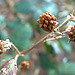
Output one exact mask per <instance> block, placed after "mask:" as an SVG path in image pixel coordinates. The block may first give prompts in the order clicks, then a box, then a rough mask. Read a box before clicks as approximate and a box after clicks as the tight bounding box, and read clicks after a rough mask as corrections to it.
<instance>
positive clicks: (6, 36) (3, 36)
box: [0, 30, 9, 40]
mask: <svg viewBox="0 0 75 75" xmlns="http://www.w3.org/2000/svg"><path fill="white" fill-rule="evenodd" d="M6 39H9V34H8V33H7V32H5V31H3V30H0V40H6Z"/></svg>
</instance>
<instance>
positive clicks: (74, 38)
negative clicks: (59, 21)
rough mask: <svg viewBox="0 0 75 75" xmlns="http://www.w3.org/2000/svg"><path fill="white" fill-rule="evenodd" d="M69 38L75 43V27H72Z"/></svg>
mask: <svg viewBox="0 0 75 75" xmlns="http://www.w3.org/2000/svg"><path fill="white" fill-rule="evenodd" d="M69 38H70V41H73V42H75V25H74V27H71V29H70V32H69Z"/></svg>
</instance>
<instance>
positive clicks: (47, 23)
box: [37, 12, 57, 32]
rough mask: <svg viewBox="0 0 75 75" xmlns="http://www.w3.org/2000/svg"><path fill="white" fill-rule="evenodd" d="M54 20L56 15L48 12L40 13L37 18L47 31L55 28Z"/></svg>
mask: <svg viewBox="0 0 75 75" xmlns="http://www.w3.org/2000/svg"><path fill="white" fill-rule="evenodd" d="M56 21H57V19H56V17H54V15H52V14H51V13H48V12H46V13H43V14H42V15H40V20H37V22H38V23H39V24H41V25H40V27H41V28H42V29H43V30H45V31H47V32H52V31H53V30H54V29H55V28H56V23H57V22H56Z"/></svg>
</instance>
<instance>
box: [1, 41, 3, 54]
mask: <svg viewBox="0 0 75 75" xmlns="http://www.w3.org/2000/svg"><path fill="white" fill-rule="evenodd" d="M2 53H4V44H2V43H1V41H0V54H2Z"/></svg>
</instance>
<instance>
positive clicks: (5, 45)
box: [0, 39, 11, 54]
mask: <svg viewBox="0 0 75 75" xmlns="http://www.w3.org/2000/svg"><path fill="white" fill-rule="evenodd" d="M10 48H11V42H10V41H9V40H8V39H7V40H6V41H3V40H0V54H2V53H3V52H4V51H6V50H8V49H10Z"/></svg>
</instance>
